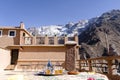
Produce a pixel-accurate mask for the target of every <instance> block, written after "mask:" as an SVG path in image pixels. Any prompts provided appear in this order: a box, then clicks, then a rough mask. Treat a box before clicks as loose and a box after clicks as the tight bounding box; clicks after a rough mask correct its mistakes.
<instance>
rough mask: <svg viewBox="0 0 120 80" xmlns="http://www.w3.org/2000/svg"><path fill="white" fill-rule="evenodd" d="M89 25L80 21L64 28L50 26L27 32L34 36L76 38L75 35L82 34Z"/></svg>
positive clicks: (35, 28)
mask: <svg viewBox="0 0 120 80" xmlns="http://www.w3.org/2000/svg"><path fill="white" fill-rule="evenodd" d="M87 23H88V20H80V21H79V22H77V23H73V22H70V23H68V24H66V25H64V26H62V25H50V26H40V27H30V28H28V29H27V30H28V31H29V32H30V33H31V34H33V35H41V36H44V35H48V36H54V35H57V36H63V35H67V36H74V35H75V34H80V33H81V32H82V31H83V30H84V29H85V26H86V25H87Z"/></svg>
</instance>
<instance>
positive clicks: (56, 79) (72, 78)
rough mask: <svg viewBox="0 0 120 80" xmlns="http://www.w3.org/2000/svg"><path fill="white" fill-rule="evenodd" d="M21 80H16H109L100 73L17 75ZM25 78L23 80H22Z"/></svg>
mask: <svg viewBox="0 0 120 80" xmlns="http://www.w3.org/2000/svg"><path fill="white" fill-rule="evenodd" d="M16 76H18V77H21V79H20V78H19V79H17V78H16V79H15V80H109V79H108V78H107V77H106V76H105V75H103V74H99V73H87V72H80V73H79V74H78V75H67V74H65V75H58V76H40V75H29V76H26V75H16ZM22 78H23V79H22ZM8 80H14V79H10V78H9V79H8Z"/></svg>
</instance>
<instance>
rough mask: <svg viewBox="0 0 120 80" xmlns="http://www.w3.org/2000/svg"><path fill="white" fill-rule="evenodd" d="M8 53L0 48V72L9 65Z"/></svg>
mask: <svg viewBox="0 0 120 80" xmlns="http://www.w3.org/2000/svg"><path fill="white" fill-rule="evenodd" d="M10 60H11V57H10V51H9V50H5V49H2V48H0V71H1V70H4V69H5V68H6V67H7V66H8V65H9V64H10Z"/></svg>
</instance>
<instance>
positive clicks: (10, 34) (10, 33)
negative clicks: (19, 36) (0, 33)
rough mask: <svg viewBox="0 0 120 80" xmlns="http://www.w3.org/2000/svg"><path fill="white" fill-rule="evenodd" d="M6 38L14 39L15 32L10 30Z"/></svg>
mask: <svg viewBox="0 0 120 80" xmlns="http://www.w3.org/2000/svg"><path fill="white" fill-rule="evenodd" d="M8 36H10V37H15V36H16V31H15V30H10V31H9V34H8Z"/></svg>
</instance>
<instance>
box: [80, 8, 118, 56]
mask: <svg viewBox="0 0 120 80" xmlns="http://www.w3.org/2000/svg"><path fill="white" fill-rule="evenodd" d="M88 23H89V24H88V25H87V27H86V29H85V31H83V32H82V33H81V34H80V35H79V43H80V44H81V49H80V51H81V52H80V54H81V55H82V56H81V58H93V57H101V56H113V55H120V10H112V11H109V12H106V13H103V14H102V15H101V16H100V17H96V18H93V19H91V20H90V21H89V22H88Z"/></svg>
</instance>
